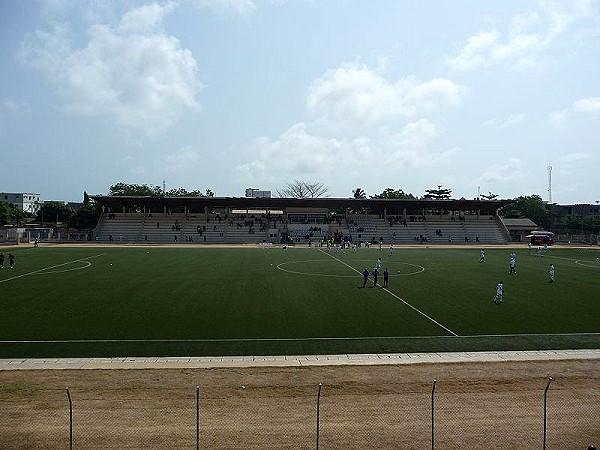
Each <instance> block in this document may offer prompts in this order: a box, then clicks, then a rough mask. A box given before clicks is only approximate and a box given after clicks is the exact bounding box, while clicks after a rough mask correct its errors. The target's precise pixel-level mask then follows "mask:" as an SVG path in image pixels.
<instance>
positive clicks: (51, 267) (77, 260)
mask: <svg viewBox="0 0 600 450" xmlns="http://www.w3.org/2000/svg"><path fill="white" fill-rule="evenodd" d="M103 255H106V253H100V254H99V255H93V256H88V257H86V258H80V259H76V260H74V261H67V262H66V263H62V264H57V265H55V266H50V267H44V268H43V269H39V270H34V271H33V272H28V273H22V274H21V275H17V276H15V277H11V278H6V279H5V280H0V283H5V282H6V281H10V280H16V279H17V278H21V277H26V276H28V275H35V274H36V273H39V272H43V271H44V270H50V269H56V268H57V267H62V266H66V265H67V264H73V263H76V262H79V261H85V260H88V259H92V258H97V257H99V256H103Z"/></svg>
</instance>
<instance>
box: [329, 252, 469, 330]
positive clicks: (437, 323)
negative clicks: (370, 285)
mask: <svg viewBox="0 0 600 450" xmlns="http://www.w3.org/2000/svg"><path fill="white" fill-rule="evenodd" d="M319 251H320V252H321V253H324V254H325V255H327V256H329V257H331V258H333V259H335V260H336V261H338V262H341V263H342V264H343V265H345V266H346V267H349V268H350V269H352V270H354V271H355V272H356V273H358V274H359V275H362V274H361V273H360V271H358V270H356V269H355V268H354V267H352V266H351V265H350V264H346V263H345V262H344V261H342V260H341V259H338V258H336V257H335V256H333V255H330V254H329V253H327V252H324V251H323V250H321V249H319ZM377 285H378V286H379V287H380V288H382V289H383V290H384V291H386V292H387V293H388V294H390V295H391V296H392V297H395V298H396V299H398V300H400V301H401V302H402V303H404V304H405V305H406V306H408V307H409V308H411V309H413V310H415V311H416V312H418V313H419V314H421V315H422V316H423V317H426V318H427V319H429V320H431V321H432V322H433V323H435V324H436V325H437V326H439V327H441V328H443V329H444V330H446V331H447V332H448V333H450V334H451V335H453V336H458V334H456V333H455V332H454V331H452V330H451V329H450V328H447V327H445V326H444V325H442V324H441V323H439V322H438V321H437V320H435V319H434V318H432V317H430V316H428V315H427V314H425V313H424V312H423V311H421V310H420V309H418V308H415V307H414V306H413V305H411V304H410V303H408V302H407V301H406V300H404V299H402V298H400V297H398V296H397V295H396V294H394V293H393V292H392V291H390V290H389V289H388V288H385V287H383V286H381V285H380V284H379V283H377Z"/></svg>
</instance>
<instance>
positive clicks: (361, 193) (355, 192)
mask: <svg viewBox="0 0 600 450" xmlns="http://www.w3.org/2000/svg"><path fill="white" fill-rule="evenodd" d="M352 195H353V196H354V198H367V194H365V191H363V190H362V188H356V189H354V190H353V191H352Z"/></svg>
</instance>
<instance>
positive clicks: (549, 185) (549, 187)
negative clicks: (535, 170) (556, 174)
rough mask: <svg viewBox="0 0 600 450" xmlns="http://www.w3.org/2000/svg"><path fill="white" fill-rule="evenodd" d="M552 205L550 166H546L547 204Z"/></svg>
mask: <svg viewBox="0 0 600 450" xmlns="http://www.w3.org/2000/svg"><path fill="white" fill-rule="evenodd" d="M551 203H552V166H551V165H548V204H551Z"/></svg>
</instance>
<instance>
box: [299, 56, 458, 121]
mask: <svg viewBox="0 0 600 450" xmlns="http://www.w3.org/2000/svg"><path fill="white" fill-rule="evenodd" d="M459 103H460V89H459V87H458V86H457V85H456V84H455V83H453V82H452V81H450V80H447V79H445V78H436V79H433V80H430V81H427V82H420V81H419V80H417V79H416V78H414V77H403V78H400V79H398V80H397V81H393V82H389V81H388V80H386V79H385V78H383V77H382V76H381V75H379V74H377V73H376V72H375V71H374V70H371V69H369V68H368V67H366V66H365V65H359V64H356V63H345V64H342V65H341V66H339V67H337V68H336V69H331V70H328V71H327V72H325V74H324V75H323V76H322V77H320V78H318V79H317V80H315V81H314V82H313V83H312V84H311V85H310V87H309V89H308V94H307V97H306V105H307V108H308V111H309V112H310V113H311V114H313V115H314V116H315V117H316V120H317V121H318V122H321V123H326V124H328V125H333V126H334V127H347V128H353V127H364V126H371V125H376V124H379V123H381V122H384V121H386V120H389V119H393V118H397V117H413V116H416V115H418V114H423V113H429V112H433V111H436V110H440V109H442V108H445V107H448V106H454V105H457V104H459Z"/></svg>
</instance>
